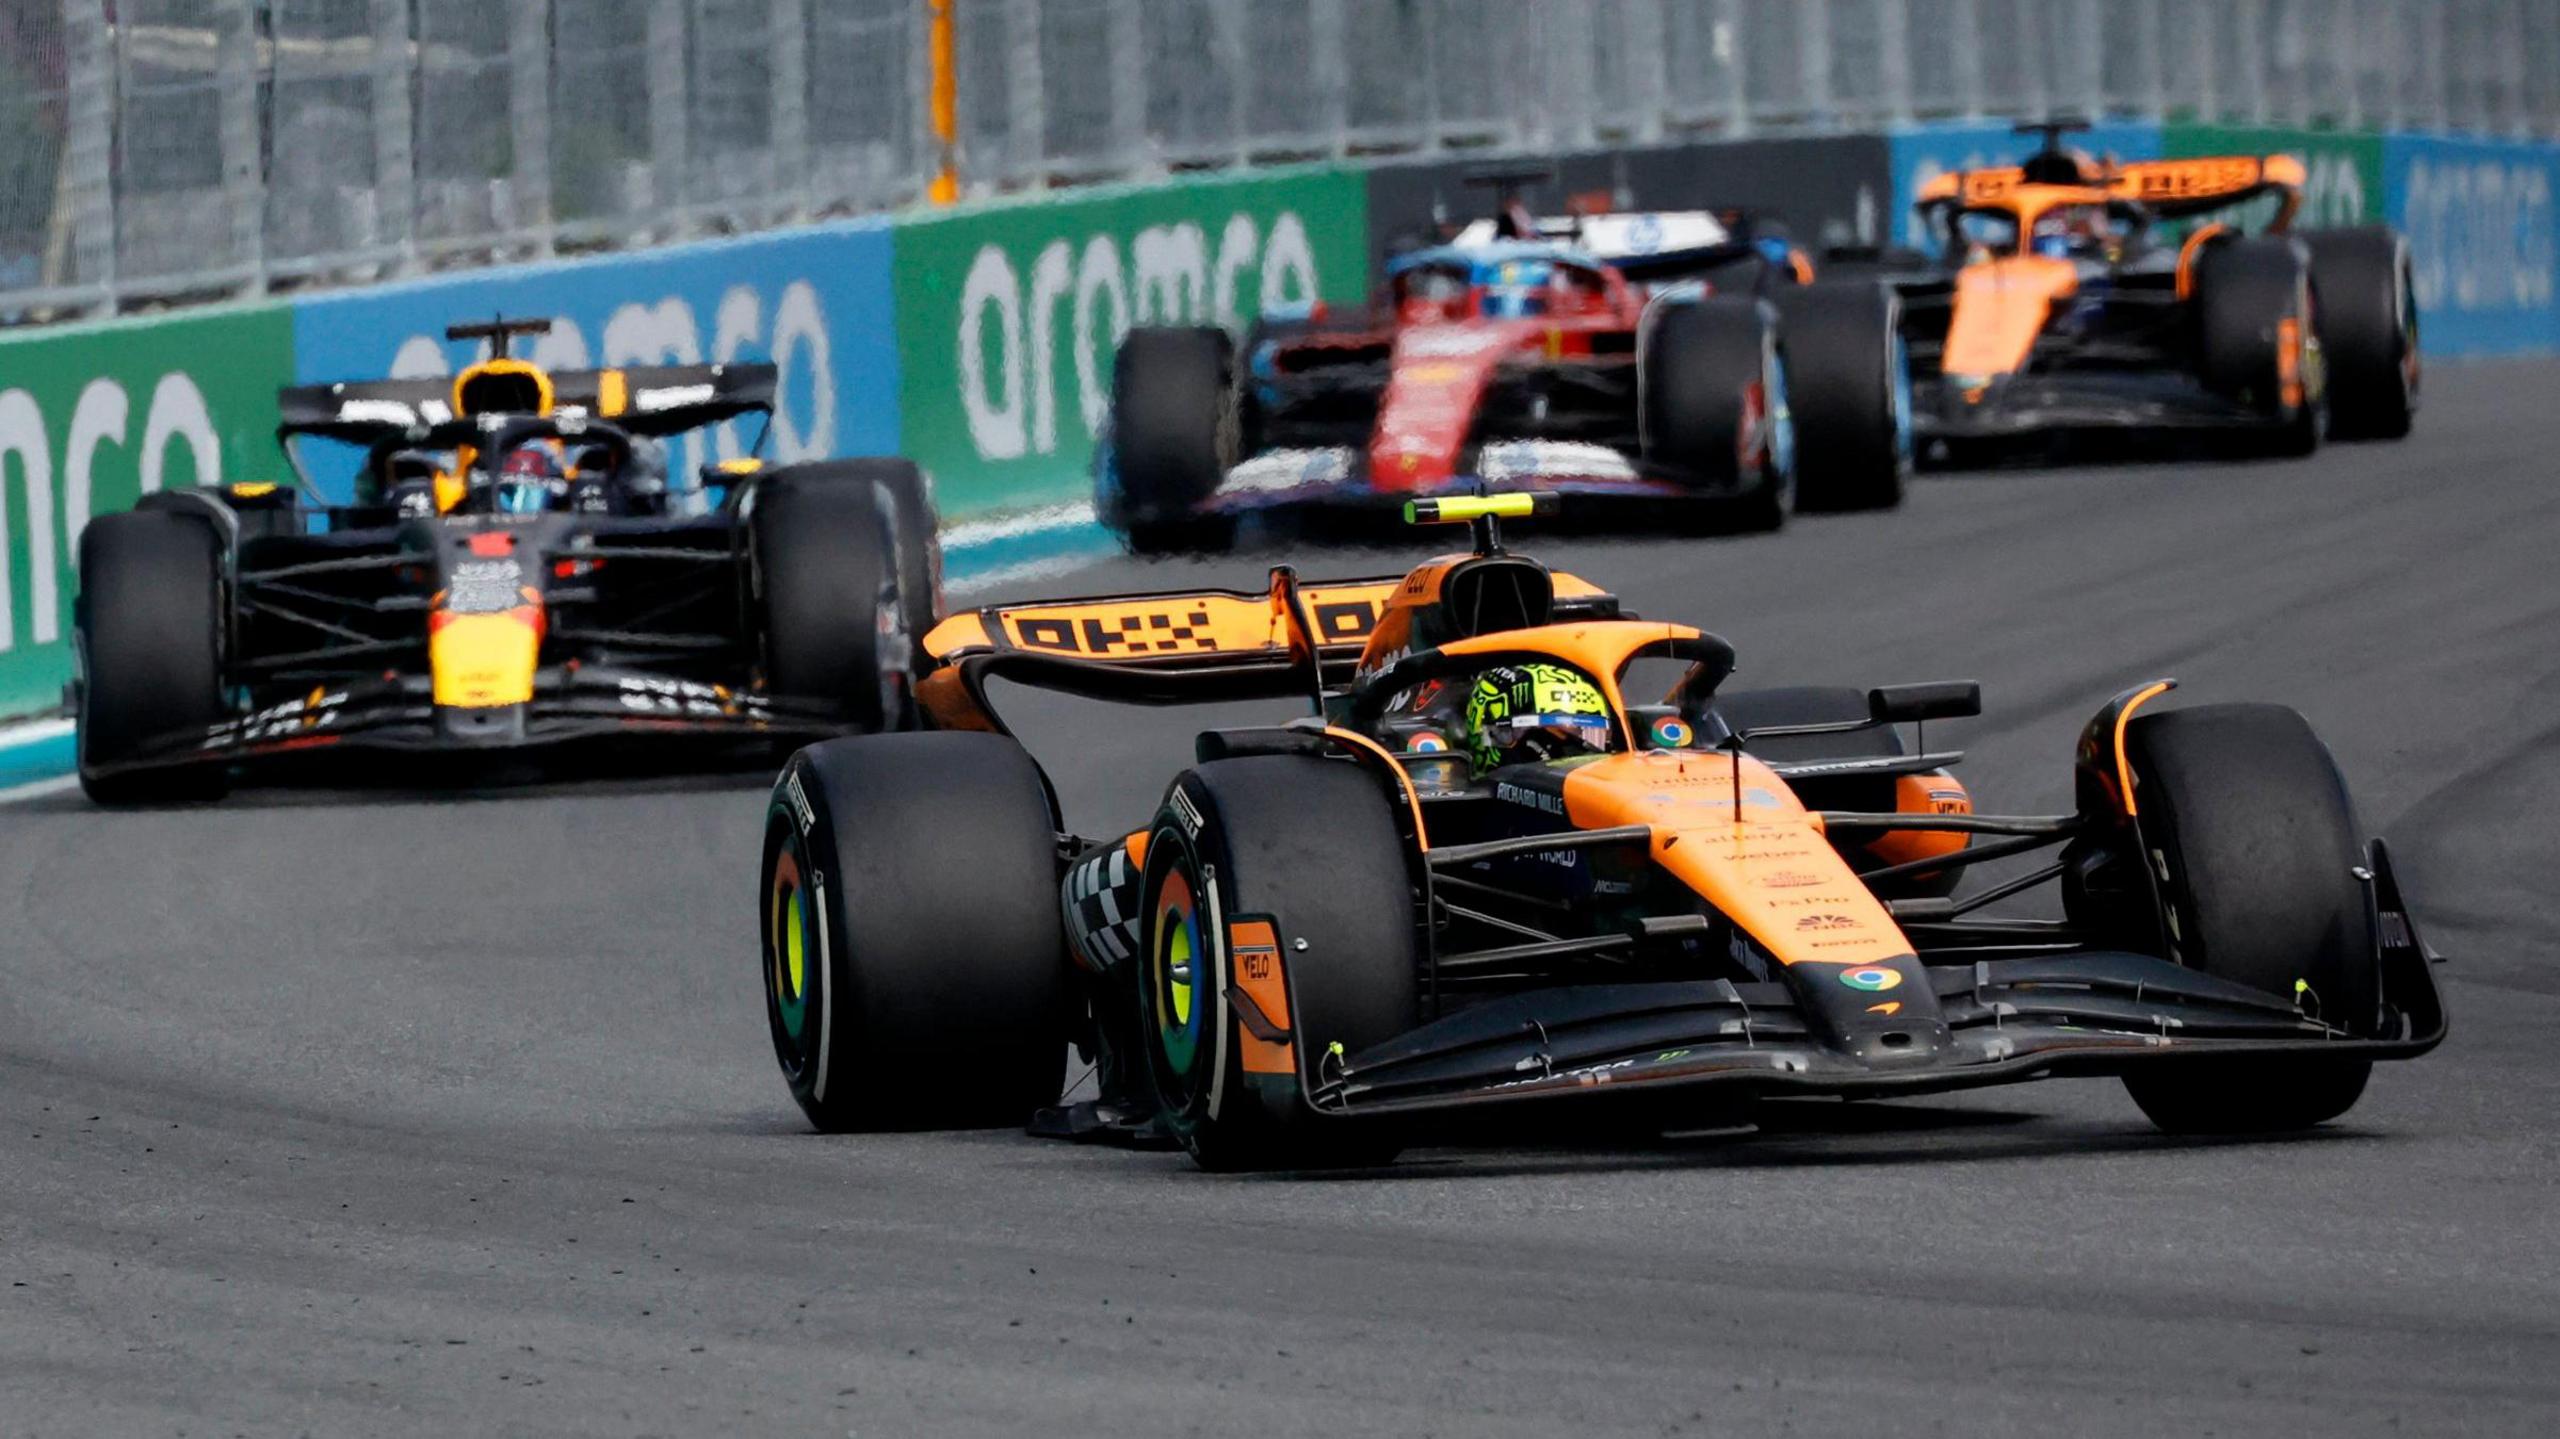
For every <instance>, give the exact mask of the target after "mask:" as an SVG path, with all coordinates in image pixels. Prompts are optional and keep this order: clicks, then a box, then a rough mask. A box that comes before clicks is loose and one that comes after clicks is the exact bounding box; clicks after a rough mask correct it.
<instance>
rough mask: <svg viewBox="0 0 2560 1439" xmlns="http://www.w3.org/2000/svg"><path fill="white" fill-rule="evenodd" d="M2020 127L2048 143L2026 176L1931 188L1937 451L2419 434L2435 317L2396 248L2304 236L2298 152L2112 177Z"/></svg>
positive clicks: (2301, 449) (1924, 393) (2290, 444)
mask: <svg viewBox="0 0 2560 1439" xmlns="http://www.w3.org/2000/svg"><path fill="white" fill-rule="evenodd" d="M2020 128H2021V130H2022V131H2028V132H2041V133H2043V134H2044V136H2045V146H2044V149H2043V150H2042V151H2040V152H2039V153H2038V154H2036V155H2034V156H2032V157H2031V158H2029V159H2028V160H2027V161H2026V162H2025V163H2024V164H2023V165H2019V166H2015V167H2011V168H2006V169H1994V170H1971V171H1963V172H1959V173H1955V174H1949V175H1944V176H1940V177H1939V178H1938V179H1936V180H1934V181H1932V182H1931V183H1929V184H1928V185H1926V186H1924V187H1923V188H1922V190H1921V192H1920V196H1919V200H1918V208H1919V211H1920V213H1921V215H1922V217H1923V218H1924V219H1925V220H1926V222H1927V224H1928V226H1929V228H1930V230H1931V232H1932V233H1933V234H1934V235H1935V236H1936V239H1937V242H1938V245H1939V247H1940V250H1941V252H1942V255H1943V257H1944V260H1943V264H1942V265H1941V266H1939V267H1935V268H1929V269H1924V270H1921V271H1917V272H1912V273H1906V274H1905V275H1903V276H1902V277H1901V279H1900V281H1899V283H1898V289H1899V290H1900V293H1901V297H1902V310H1901V314H1902V325H1903V329H1904V333H1905V335H1906V336H1907V338H1908V341H1909V346H1910V351H1911V358H1912V367H1913V371H1914V376H1915V381H1916V384H1917V387H1918V389H1917V393H1918V404H1917V406H1916V413H1915V422H1916V426H1917V429H1918V433H1919V438H1920V441H1921V444H1922V446H1923V448H1924V450H1927V451H1930V452H1932V453H1933V455H1934V454H1935V453H1936V452H1939V451H1944V452H1946V453H1947V454H1948V455H1950V456H1954V457H1963V456H1965V455H1967V454H1969V453H1974V452H1981V451H1993V450H1997V449H2000V448H2003V447H2005V446H2006V445H2008V444H2009V443H2010V442H2014V441H2017V440H2020V439H2023V438H2031V437H2045V436H2067V435H2069V434H2071V433H2073V432H2086V431H2109V432H2114V433H2118V434H2122V433H2124V432H2126V431H2158V432H2170V433H2176V432H2190V433H2198V434H2204V435H2212V434H2217V433H2218V434H2222V435H2225V436H2230V437H2233V438H2237V439H2241V440H2243V441H2247V442H2249V447H2251V448H2257V449H2271V450H2273V451H2274V452H2276V453H2282V454H2308V453H2310V452H2311V451H2312V450H2313V449H2314V448H2316V447H2317V446H2318V445H2319V444H2320V442H2321V441H2322V440H2323V439H2324V438H2328V439H2350V440H2351V439H2396V438H2398V437H2400V436H2403V435H2406V434H2407V433H2408V432H2409V427H2410V423H2411V417H2412V416H2413V415H2414V414H2415V413H2416V410H2417V406H2418V379H2419V359H2418V310H2417V297H2416V291H2415V289H2414V288H2413V286H2412V284H2411V277H2410V263H2409V248H2408V244H2407V242H2406V241H2404V240H2403V239H2401V237H2400V236H2398V235H2397V234H2395V233H2393V232H2392V231H2391V230H2390V229H2388V228H2387V227H2383V226H2365V227H2360V228H2355V229H2343V230H2330V231H2317V232H2311V233H2304V234H2295V233H2293V232H2292V231H2291V228H2290V226H2291V222H2292V220H2293V216H2294V212H2295V211H2296V210H2297V209H2299V208H2300V206H2301V203H2302V186H2303V168H2302V164H2301V162H2300V161H2299V160H2296V159H2294V158H2293V157H2291V156H2287V155H2267V156H2248V155H2237V156H2221V157H2214V158H2206V159H2191V160H2153V161H2143V162H2140V163H2134V164H2113V163H2106V162H2101V161H2097V160H2093V159H2091V158H2089V157H2088V156H2085V155H2081V154H2077V153H2075V152H2072V151H2069V150H2066V149H2064V148H2063V147H2062V145H2061V143H2060V140H2061V136H2063V135H2064V134H2067V133H2069V132H2070V131H2071V130H2072V129H2074V128H2077V126H2076V123H2073V122H2063V123H2057V124H2048V125H2029V126H2021V127H2020ZM2244 207H2246V208H2254V209H2258V210H2265V211H2271V213H2270V214H2269V215H2268V218H2267V221H2266V224H2265V226H2264V228H2263V229H2262V231H2261V232H2260V233H2257V234H2244V233H2243V232H2242V231H2241V230H2240V229H2239V228H2238V227H2237V225H2236V224H2235V223H2228V222H2226V221H2224V220H2219V219H2211V218H2210V217H2213V216H2225V217H2232V216H2236V215H2237V214H2239V213H2244ZM2172 226H2184V228H2183V230H2182V231H2180V232H2178V233H2171V227H2172Z"/></svg>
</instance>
